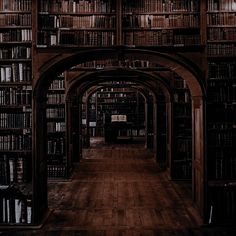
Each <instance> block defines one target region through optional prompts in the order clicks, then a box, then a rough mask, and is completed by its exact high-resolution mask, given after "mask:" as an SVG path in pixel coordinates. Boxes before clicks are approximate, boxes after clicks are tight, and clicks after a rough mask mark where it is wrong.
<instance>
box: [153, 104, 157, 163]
mask: <svg viewBox="0 0 236 236" xmlns="http://www.w3.org/2000/svg"><path fill="white" fill-rule="evenodd" d="M157 113H158V108H157V102H156V101H155V102H153V152H154V153H155V158H156V160H157V158H158V152H157V151H158V150H157V149H158V143H157V142H158V139H157V132H158V130H157V122H158V114H157Z"/></svg>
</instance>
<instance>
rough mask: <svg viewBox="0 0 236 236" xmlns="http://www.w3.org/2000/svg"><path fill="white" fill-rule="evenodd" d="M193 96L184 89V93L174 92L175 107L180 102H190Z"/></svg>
mask: <svg viewBox="0 0 236 236" xmlns="http://www.w3.org/2000/svg"><path fill="white" fill-rule="evenodd" d="M190 100H191V97H190V94H189V92H188V91H183V93H174V103H176V104H175V107H176V106H179V104H180V105H181V104H185V103H188V102H190Z"/></svg>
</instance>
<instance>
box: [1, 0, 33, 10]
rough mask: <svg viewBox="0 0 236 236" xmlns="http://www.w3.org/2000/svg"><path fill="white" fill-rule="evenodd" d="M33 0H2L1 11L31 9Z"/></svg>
mask: <svg viewBox="0 0 236 236" xmlns="http://www.w3.org/2000/svg"><path fill="white" fill-rule="evenodd" d="M31 2H32V0H11V1H9V0H2V1H1V2H0V11H3V12H4V11H31Z"/></svg>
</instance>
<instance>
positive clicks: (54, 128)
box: [47, 122, 66, 133]
mask: <svg viewBox="0 0 236 236" xmlns="http://www.w3.org/2000/svg"><path fill="white" fill-rule="evenodd" d="M47 131H48V133H56V132H65V131H66V127H65V122H47Z"/></svg>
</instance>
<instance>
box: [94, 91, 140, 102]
mask: <svg viewBox="0 0 236 236" xmlns="http://www.w3.org/2000/svg"><path fill="white" fill-rule="evenodd" d="M97 97H98V98H110V97H112V98H115V99H116V98H128V99H129V98H136V93H135V92H130V91H129V92H127V91H109V92H102V93H98V94H97ZM102 101H103V100H102Z"/></svg>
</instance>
